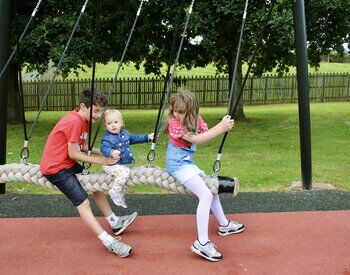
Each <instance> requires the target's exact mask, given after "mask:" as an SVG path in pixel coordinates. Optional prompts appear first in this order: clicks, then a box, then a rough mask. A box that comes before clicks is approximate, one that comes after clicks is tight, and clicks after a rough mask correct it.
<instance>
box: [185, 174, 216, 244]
mask: <svg viewBox="0 0 350 275" xmlns="http://www.w3.org/2000/svg"><path fill="white" fill-rule="evenodd" d="M183 185H184V186H185V187H186V189H187V190H188V191H190V192H191V193H193V194H194V195H196V196H197V197H198V199H199V203H198V207H197V215H196V218H197V232H198V241H199V242H200V243H201V244H203V245H204V244H206V243H207V242H208V241H209V237H208V224H209V214H210V206H211V204H212V200H213V194H212V193H211V192H210V190H209V189H208V187H207V186H206V184H205V183H204V181H203V180H202V178H201V177H200V176H199V175H196V176H194V177H193V178H191V179H189V180H187V181H186V182H184V184H183Z"/></svg>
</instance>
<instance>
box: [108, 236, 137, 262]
mask: <svg viewBox="0 0 350 275" xmlns="http://www.w3.org/2000/svg"><path fill="white" fill-rule="evenodd" d="M106 247H107V249H108V251H110V252H113V253H115V254H117V255H118V256H119V257H121V258H125V257H127V256H129V255H130V253H131V250H132V248H131V246H130V245H128V244H126V243H122V242H121V241H120V237H117V238H113V242H111V243H110V244H109V245H107V246H106Z"/></svg>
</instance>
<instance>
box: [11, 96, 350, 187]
mask: <svg viewBox="0 0 350 275" xmlns="http://www.w3.org/2000/svg"><path fill="white" fill-rule="evenodd" d="M225 112H226V108H202V109H201V114H202V116H203V118H204V119H205V120H206V121H207V122H208V125H209V126H213V125H214V124H215V123H217V122H218V121H219V120H220V118H221V117H222V116H223V115H224V114H225ZM245 113H246V116H247V119H246V120H244V121H239V122H237V123H236V125H235V127H234V129H233V130H232V132H231V133H230V134H229V136H228V139H227V141H226V144H225V147H224V151H223V158H222V169H221V173H220V174H221V175H227V176H237V177H239V179H240V182H241V190H242V191H253V192H259V191H284V190H286V187H287V186H289V185H290V184H291V182H293V181H298V180H300V178H301V175H300V151H299V127H298V107H297V105H296V104H293V105H292V104H288V105H264V106H247V107H245ZM63 114H64V113H63V112H44V113H42V115H41V118H40V121H39V123H38V124H37V128H36V130H35V131H34V134H33V136H32V139H31V142H30V159H29V162H32V163H39V160H40V156H41V152H42V149H43V146H44V144H45V141H46V138H47V136H48V134H49V132H50V130H51V128H52V127H53V126H54V124H55V123H56V122H57V120H58V119H59V117H61V116H62V115H63ZM123 114H124V119H125V125H126V128H127V129H128V130H130V131H131V132H134V133H143V132H146V133H149V132H152V131H153V129H154V125H155V121H156V116H157V112H156V111H155V110H148V111H147V110H132V111H131V110H125V111H123ZM35 115H36V113H28V114H27V120H28V121H33V119H34V117H35ZM29 126H31V125H28V127H29ZM311 127H312V161H313V181H314V182H330V183H333V184H334V185H335V186H337V187H338V188H340V189H344V190H350V169H349V167H350V157H349V152H350V139H349V136H350V103H349V102H348V103H322V104H312V105H311ZM22 132H23V131H22V127H21V126H20V125H9V126H8V140H7V163H11V162H18V160H19V152H20V149H21V148H22V144H23V134H22ZM101 135H102V131H101V132H100V135H99V136H101ZM220 141H221V140H220V139H219V138H218V139H216V140H214V141H211V142H209V143H207V144H205V145H201V146H199V148H198V152H197V153H196V155H195V159H196V162H197V164H198V166H200V167H201V168H202V169H203V170H204V171H205V172H206V173H207V174H210V173H211V167H212V164H213V162H214V160H215V158H216V154H217V150H218V146H219V144H220ZM97 145H99V144H97ZM132 150H133V152H134V154H135V155H136V158H137V161H136V165H143V164H146V163H147V161H146V154H147V152H148V150H149V145H148V144H143V145H134V146H132ZM165 151H166V137H165V136H164V135H161V137H160V139H159V143H158V146H157V150H156V152H157V158H156V161H155V165H157V166H162V167H164V161H165ZM92 171H102V170H101V168H100V167H99V166H98V165H93V169H92ZM7 191H8V192H23V193H48V192H52V191H48V190H46V189H43V188H41V187H37V186H35V185H30V184H23V183H9V184H7ZM128 192H131V193H134V192H137V193H161V192H165V190H163V189H159V188H156V187H150V186H139V187H132V188H129V189H128Z"/></svg>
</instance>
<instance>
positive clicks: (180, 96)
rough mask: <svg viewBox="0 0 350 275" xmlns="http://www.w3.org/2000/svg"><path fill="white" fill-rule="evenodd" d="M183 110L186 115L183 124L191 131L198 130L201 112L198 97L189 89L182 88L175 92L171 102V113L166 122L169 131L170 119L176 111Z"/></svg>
mask: <svg viewBox="0 0 350 275" xmlns="http://www.w3.org/2000/svg"><path fill="white" fill-rule="evenodd" d="M175 110H176V111H182V112H184V114H185V116H184V119H183V121H182V125H183V126H184V127H185V128H186V129H187V131H189V132H191V133H195V132H196V131H197V121H198V114H199V104H198V99H197V97H196V96H195V94H194V93H192V92H191V91H189V90H181V91H178V92H177V93H175V94H173V95H172V96H171V98H170V102H169V115H168V119H167V123H166V128H165V129H166V132H167V133H168V125H169V121H170V119H171V118H172V117H174V111H175Z"/></svg>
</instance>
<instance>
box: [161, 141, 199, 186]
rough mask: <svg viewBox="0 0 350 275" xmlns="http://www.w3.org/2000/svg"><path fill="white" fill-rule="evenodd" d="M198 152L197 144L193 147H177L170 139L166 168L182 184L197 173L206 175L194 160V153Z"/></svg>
mask: <svg viewBox="0 0 350 275" xmlns="http://www.w3.org/2000/svg"><path fill="white" fill-rule="evenodd" d="M194 152H196V146H195V145H192V146H191V148H189V149H187V148H180V147H175V146H174V145H173V144H172V143H171V142H170V141H169V143H168V149H167V154H166V169H167V170H168V172H169V174H170V175H171V176H173V177H174V178H175V179H177V180H178V181H179V182H180V183H181V184H183V183H184V182H186V181H187V180H189V179H191V178H193V177H194V176H196V175H203V176H204V175H205V173H204V172H203V171H202V170H201V169H199V168H198V166H197V165H196V164H195V163H194V161H193V153H194Z"/></svg>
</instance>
